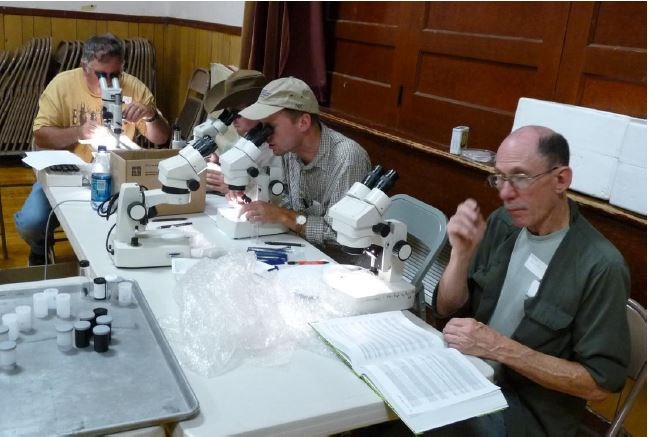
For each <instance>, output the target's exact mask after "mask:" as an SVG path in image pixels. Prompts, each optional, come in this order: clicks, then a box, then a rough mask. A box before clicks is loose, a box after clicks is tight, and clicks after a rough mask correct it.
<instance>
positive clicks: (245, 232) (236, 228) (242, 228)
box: [213, 208, 288, 240]
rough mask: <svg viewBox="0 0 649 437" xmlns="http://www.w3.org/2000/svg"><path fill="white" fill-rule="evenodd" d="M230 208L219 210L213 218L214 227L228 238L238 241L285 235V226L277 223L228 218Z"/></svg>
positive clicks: (286, 230)
mask: <svg viewBox="0 0 649 437" xmlns="http://www.w3.org/2000/svg"><path fill="white" fill-rule="evenodd" d="M233 211H234V210H233V209H232V208H219V209H218V213H217V215H216V216H214V217H213V219H214V221H215V222H216V226H217V227H218V228H219V229H220V230H221V231H222V232H223V233H224V234H225V235H227V236H228V237H230V238H233V239H235V240H238V239H240V238H250V237H256V236H262V235H276V234H285V233H286V232H288V229H287V228H286V226H284V225H281V224H279V223H250V222H249V221H247V220H240V219H239V218H234V217H230V216H231V215H232V213H233Z"/></svg>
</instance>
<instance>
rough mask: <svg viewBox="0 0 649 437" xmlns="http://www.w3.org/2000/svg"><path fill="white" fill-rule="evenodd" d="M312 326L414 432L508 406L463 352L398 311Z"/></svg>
mask: <svg viewBox="0 0 649 437" xmlns="http://www.w3.org/2000/svg"><path fill="white" fill-rule="evenodd" d="M311 326H312V327H313V328H314V329H315V330H316V331H317V332H318V334H320V336H321V337H322V338H323V339H324V340H325V341H326V342H327V343H328V344H329V345H330V346H332V347H333V348H334V349H335V351H336V352H337V353H338V354H339V355H340V356H341V357H342V358H343V359H344V360H345V361H346V362H347V364H348V365H349V366H350V367H351V368H352V370H353V371H354V372H356V374H357V375H359V376H360V377H361V378H363V379H364V380H365V382H367V383H368V384H369V385H370V387H372V389H373V390H374V391H376V392H377V393H378V394H379V396H381V397H382V398H383V399H384V400H385V402H386V403H387V404H388V405H389V406H390V408H392V410H393V411H394V412H395V413H396V414H397V415H398V416H399V417H400V418H401V420H403V422H404V423H405V424H406V425H407V426H408V427H409V428H410V429H411V430H412V431H413V432H415V433H421V432H424V431H427V430H429V429H432V428H437V427H440V426H444V425H448V424H450V423H454V422H458V421H460V420H464V419H468V418H471V417H475V416H480V415H484V414H488V413H492V412H494V411H498V410H501V409H503V408H506V407H507V402H506V401H505V397H504V396H503V395H502V393H501V392H500V388H499V387H498V386H496V385H494V384H492V383H491V382H489V380H488V379H487V378H486V377H485V376H484V375H483V374H482V373H480V371H479V370H478V369H477V368H476V367H475V366H474V365H473V364H471V362H469V360H468V359H467V358H466V357H465V356H464V355H462V354H461V353H460V352H458V351H457V350H455V349H450V348H447V347H445V346H444V344H443V341H442V340H441V338H439V337H438V336H437V335H435V334H434V333H433V332H431V331H428V330H426V329H423V328H421V327H419V326H417V325H415V324H414V323H413V322H412V321H410V320H408V318H407V317H406V316H405V315H404V314H403V313H401V312H400V311H390V312H384V313H377V314H364V315H360V316H353V317H343V318H339V319H330V320H323V321H320V322H314V323H312V324H311Z"/></svg>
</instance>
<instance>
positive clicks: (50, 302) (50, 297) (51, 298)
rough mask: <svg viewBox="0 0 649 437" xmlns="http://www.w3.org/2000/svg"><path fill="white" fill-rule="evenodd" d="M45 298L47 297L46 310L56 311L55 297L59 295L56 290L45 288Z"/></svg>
mask: <svg viewBox="0 0 649 437" xmlns="http://www.w3.org/2000/svg"><path fill="white" fill-rule="evenodd" d="M43 293H45V296H47V308H48V310H55V309H56V295H57V294H59V289H58V288H46V289H45V290H43Z"/></svg>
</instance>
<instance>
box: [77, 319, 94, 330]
mask: <svg viewBox="0 0 649 437" xmlns="http://www.w3.org/2000/svg"><path fill="white" fill-rule="evenodd" d="M74 329H75V331H86V330H88V329H90V322H89V321H87V320H81V321H78V322H74Z"/></svg>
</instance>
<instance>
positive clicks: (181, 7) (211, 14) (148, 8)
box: [0, 1, 244, 27]
mask: <svg viewBox="0 0 649 437" xmlns="http://www.w3.org/2000/svg"><path fill="white" fill-rule="evenodd" d="M90 5H94V6H95V7H94V12H97V13H103V14H120V15H135V16H138V15H144V16H149V17H173V18H183V19H186V20H198V21H205V22H208V23H218V24H225V25H229V26H238V27H241V26H242V25H243V7H244V2H243V1H121V2H120V1H84V2H74V1H30V2H25V1H12V2H0V6H8V7H15V8H34V9H56V10H64V11H86V10H87V7H88V6H90Z"/></svg>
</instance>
